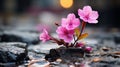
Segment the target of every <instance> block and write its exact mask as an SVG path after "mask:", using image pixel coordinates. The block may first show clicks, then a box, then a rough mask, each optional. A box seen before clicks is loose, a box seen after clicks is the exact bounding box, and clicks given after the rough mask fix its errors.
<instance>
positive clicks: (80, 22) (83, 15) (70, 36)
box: [39, 6, 98, 52]
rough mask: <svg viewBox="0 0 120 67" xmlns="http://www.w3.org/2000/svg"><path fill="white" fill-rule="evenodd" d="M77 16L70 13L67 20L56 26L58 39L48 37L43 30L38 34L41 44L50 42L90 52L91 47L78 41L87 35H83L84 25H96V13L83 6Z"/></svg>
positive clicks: (63, 19)
mask: <svg viewBox="0 0 120 67" xmlns="http://www.w3.org/2000/svg"><path fill="white" fill-rule="evenodd" d="M78 15H79V16H80V18H76V17H75V14H74V13H70V14H68V16H67V18H62V20H61V25H59V24H56V25H57V26H58V27H57V30H56V33H57V34H58V36H59V39H57V38H54V37H52V36H50V35H49V34H48V32H47V30H46V29H44V30H43V32H42V33H41V34H40V37H39V38H40V40H42V41H43V42H45V41H48V40H52V41H54V42H55V43H57V44H58V45H64V46H66V47H80V48H84V49H85V50H86V51H88V52H90V51H91V50H92V48H91V47H89V46H85V44H84V43H82V42H78V41H79V40H81V39H83V38H86V37H87V36H88V33H84V34H83V30H84V28H85V25H86V23H94V24H95V23H98V21H97V18H98V12H97V11H93V10H92V8H91V7H90V6H84V7H83V9H78ZM79 26H81V29H79ZM72 40H74V42H72Z"/></svg>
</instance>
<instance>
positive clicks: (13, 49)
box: [0, 42, 28, 67]
mask: <svg viewBox="0 0 120 67" xmlns="http://www.w3.org/2000/svg"><path fill="white" fill-rule="evenodd" d="M26 46H27V45H26V44H25V43H18V42H14V43H10V42H9V43H0V63H1V64H0V66H2V65H4V66H6V65H8V66H9V65H11V64H13V65H14V64H21V63H22V62H24V60H26V59H27V58H28V57H27V50H26ZM13 67H14V66H13Z"/></svg>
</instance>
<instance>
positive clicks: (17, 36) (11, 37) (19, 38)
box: [0, 31, 39, 44]
mask: <svg viewBox="0 0 120 67" xmlns="http://www.w3.org/2000/svg"><path fill="white" fill-rule="evenodd" d="M0 42H23V43H27V44H38V43H39V38H38V35H37V34H35V33H34V34H33V33H29V32H18V31H14V32H12V31H7V32H6V31H4V32H3V33H1V34H0Z"/></svg>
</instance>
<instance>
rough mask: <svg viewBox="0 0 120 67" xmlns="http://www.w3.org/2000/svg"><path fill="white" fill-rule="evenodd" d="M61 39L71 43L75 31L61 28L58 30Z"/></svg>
mask: <svg viewBox="0 0 120 67" xmlns="http://www.w3.org/2000/svg"><path fill="white" fill-rule="evenodd" d="M56 32H57V34H58V36H59V38H60V39H63V40H64V41H65V42H70V41H71V40H72V39H73V34H74V30H67V29H66V28H65V27H62V26H59V27H58V28H57V30H56Z"/></svg>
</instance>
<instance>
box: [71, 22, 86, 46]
mask: <svg viewBox="0 0 120 67" xmlns="http://www.w3.org/2000/svg"><path fill="white" fill-rule="evenodd" d="M85 26H86V22H84V21H82V27H81V31H80V34H79V36H78V37H77V39H76V40H75V42H74V44H73V45H74V46H75V44H76V42H77V41H78V40H79V38H80V37H81V35H82V32H83V30H84V28H85Z"/></svg>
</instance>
